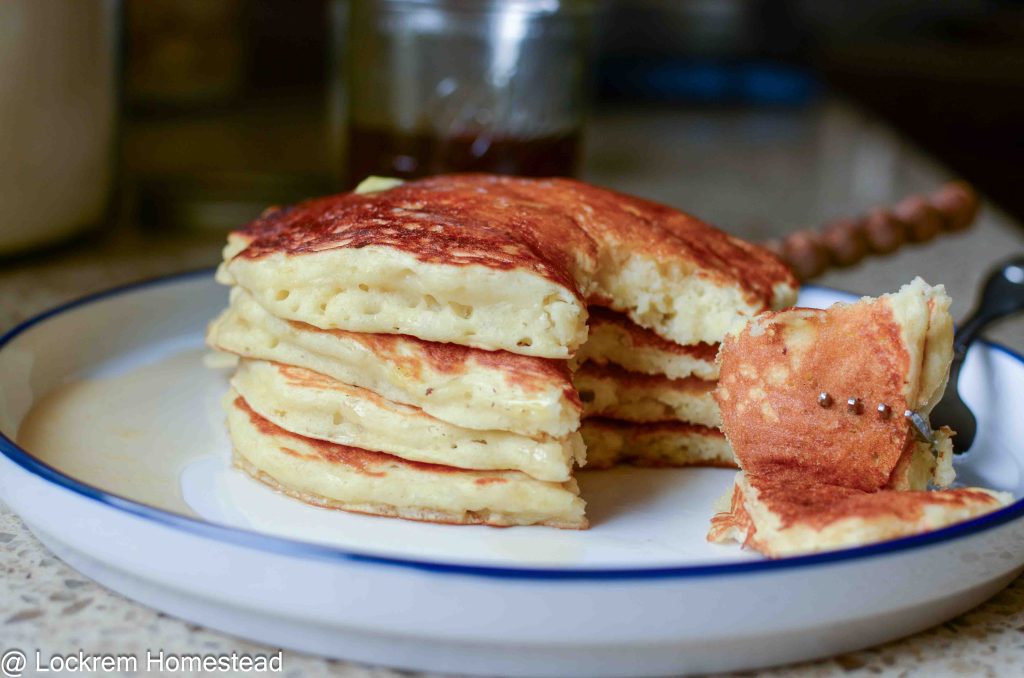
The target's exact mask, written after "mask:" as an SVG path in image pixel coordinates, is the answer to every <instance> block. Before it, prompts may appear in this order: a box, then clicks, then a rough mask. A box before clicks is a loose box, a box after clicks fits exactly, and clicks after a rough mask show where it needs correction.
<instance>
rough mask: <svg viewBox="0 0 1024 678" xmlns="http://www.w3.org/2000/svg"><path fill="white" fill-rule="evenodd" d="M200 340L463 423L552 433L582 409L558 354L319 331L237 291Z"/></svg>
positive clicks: (565, 428) (573, 424)
mask: <svg viewBox="0 0 1024 678" xmlns="http://www.w3.org/2000/svg"><path fill="white" fill-rule="evenodd" d="M206 339H207V343H208V344H210V346H212V347H214V348H217V349H220V350H223V351H228V352H231V353H235V354H237V355H241V356H244V357H247V358H257V359H260V360H269V361H273V362H278V363H284V364H288V365H296V366H298V367H305V368H307V369H311V370H314V371H316V372H319V373H321V374H325V375H328V376H330V377H333V378H334V379H337V380H338V381H341V382H343V383H346V384H351V385H353V386H358V387H360V388H365V389H368V390H370V391H373V392H374V393H377V394H379V395H381V396H383V397H385V398H387V399H388V400H391V401H394V402H398V403H403V404H406V405H412V406H414V407H418V408H421V409H422V410H423V411H424V412H426V413H427V414H429V415H431V416H433V417H436V418H437V419H440V420H442V421H447V422H449V423H452V424H455V425H457V426H460V427H464V428H470V429H479V430H499V431H512V432H515V433H519V434H522V435H527V436H539V435H550V436H553V437H556V438H561V437H564V436H566V435H568V434H569V433H571V432H572V431H575V430H576V429H577V428H578V427H579V421H580V411H581V409H582V406H581V404H580V402H579V400H578V398H577V396H576V391H575V389H574V388H573V386H572V381H571V377H570V375H569V371H568V369H567V367H566V365H565V362H564V361H558V360H548V359H544V358H534V357H532V356H522V355H516V354H513V353H508V352H507V351H481V350H479V349H473V348H468V347H465V346H458V345H456V344H437V343H433V342H427V341H423V340H421V339H416V338H415V337H407V336H404V335H398V334H361V333H357V332H348V331H345V330H321V329H319V328H315V327H312V326H310V325H305V324H303V323H299V322H297V321H290V322H289V321H285V320H281V319H280V318H276V317H274V316H273V315H271V314H270V313H268V312H267V311H266V310H265V309H264V308H263V307H262V306H260V305H259V304H258V303H256V301H254V300H253V299H252V297H250V296H249V295H248V294H247V293H246V292H245V291H244V290H241V289H239V288H235V289H234V290H232V293H231V305H230V307H229V308H228V309H227V310H226V311H225V312H224V313H223V314H221V316H220V317H219V318H217V319H216V320H214V321H213V322H212V323H211V324H210V327H209V329H208V330H207V337H206Z"/></svg>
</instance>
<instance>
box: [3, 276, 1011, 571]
mask: <svg viewBox="0 0 1024 678" xmlns="http://www.w3.org/2000/svg"><path fill="white" fill-rule="evenodd" d="M212 272H213V269H201V270H198V271H188V272H186V273H178V274H175V275H169V276H163V277H159V278H151V279H149V280H143V281H141V282H136V283H130V284H128V285H122V286H119V287H114V288H112V289H108V290H105V291H102V292H97V293H95V294H90V295H87V296H84V297H81V298H79V299H75V300H73V301H69V302H67V303H65V304H61V305H60V306H57V307H56V308H52V309H50V310H49V311H44V312H43V313H40V314H39V315H36V316H34V317H32V318H29V319H28V320H26V321H24V322H22V323H21V324H19V325H18V326H16V327H15V328H14V329H12V330H10V331H9V332H7V333H6V334H4V335H3V336H2V337H0V351H2V350H3V349H4V347H5V346H6V345H7V344H8V343H10V342H11V341H12V340H13V339H14V338H15V337H17V336H19V335H20V334H22V333H24V332H25V331H26V330H28V329H29V328H31V327H33V326H34V325H37V324H39V323H41V322H43V321H45V320H48V319H49V318H52V317H54V316H56V315H59V314H61V313H65V312H67V311H70V310H72V309H75V308H78V307H80V306H84V305H87V304H90V303H93V302H96V301H100V300H103V299H106V298H108V297H114V296H118V295H121V294H126V293H131V292H135V291H138V290H140V289H144V288H147V287H152V286H155V285H167V284H171V283H176V282H180V281H183V280H187V279H189V278H195V277H200V276H210V275H211V274H212ZM803 289H818V290H825V291H828V292H831V293H834V294H839V295H842V296H846V297H848V298H853V295H850V294H849V293H848V292H841V291H838V290H833V289H831V288H828V287H822V286H818V285H804V286H803ZM982 343H983V344H985V345H986V346H988V347H989V348H991V349H994V350H996V351H999V352H1001V353H1005V354H1007V355H1009V356H1010V357H1011V358H1013V359H1014V360H1016V361H1017V362H1019V363H1021V364H1022V365H1024V356H1021V355H1019V354H1018V353H1016V352H1014V351H1012V350H1010V349H1009V348H1007V347H1005V346H1002V345H1000V344H996V343H993V342H989V341H985V340H982ZM0 454H3V455H4V456H5V457H7V458H8V459H10V460H11V461H13V462H14V463H15V464H17V465H18V466H20V467H21V468H23V469H25V470H26V471H28V472H29V473H32V474H33V475H36V476H38V477H40V478H42V479H43V480H46V481H48V482H50V483H53V484H54V485H58V486H60V487H63V488H65V489H67V490H70V491H72V492H74V493H75V494H78V495H80V496H82V497H85V498H87V499H91V500H93V501H97V502H99V503H101V504H104V505H106V506H108V507H110V508H113V509H116V510H118V511H122V512H124V513H128V514H130V515H132V516H135V517H138V518H142V519H145V520H148V521H151V522H155V523H159V524H161V525H164V526H166V527H170V528H174V529H177V530H181V531H184V532H188V533H191V534H194V535H197V536H200V537H204V538H207V539H213V540H217V541H222V542H227V543H230V544H234V545H236V546H243V547H248V548H255V549H260V550H263V551H270V552H272V553H277V554H280V555H285V556H293V557H301V558H317V559H321V560H339V559H340V560H346V561H352V562H358V563H367V564H373V565H388V566H397V567H402V568H411V569H414V570H421V571H426V572H432V573H439V574H454V575H470V576H477V577H486V578H496V579H535V580H638V579H674V578H693V577H712V576H727V575H738V574H754V573H761V572H773V571H778V570H789V569H793V568H798V567H809V566H813V565H826V564H833V563H844V562H848V561H851V560H858V559H861V558H870V557H874V556H881V555H889V554H895V553H899V552H902V551H907V550H909V549H917V548H922V547H925V546H929V545H932V544H938V543H942V542H947V541H951V540H954V539H958V538H960V537H966V536H969V535H974V534H978V533H980V532H983V531H986V530H990V529H993V528H995V527H998V526H1000V525H1003V524H1005V523H1007V522H1010V521H1012V520H1016V519H1017V518H1019V517H1021V516H1022V515H1024V500H1018V501H1016V502H1014V503H1013V504H1011V505H1009V506H1007V507H1004V508H1002V509H999V510H997V511H993V512H992V513H987V514H985V515H983V516H981V517H978V518H974V519H972V520H968V521H965V522H962V523H957V524H956V525H951V526H949V527H945V528H942V529H939V530H935V531H932V532H927V533H925V534H920V535H916V536H912V537H903V538H900V539H894V540H892V541H886V542H882V543H879V544H872V545H869V546H859V547H855V548H849V549H843V550H840V551H829V552H827V553H819V554H813V555H806V556H795V557H791V558H780V559H777V560H755V561H745V562H735V563H721V564H708V565H680V566H675V567H653V568H591V569H557V568H532V567H496V566H490V565H469V564H460V563H448V562H443V561H435V560H414V559H407V558H397V557H392V556H381V555H374V554H372V553H360V552H358V551H351V550H346V549H342V548H337V547H333V546H325V545H320V544H313V543H310V542H302V541H295V540H292V539H286V538H284V537H273V536H270V535H266V534H262V533H259V532H254V531H252V530H244V529H241V528H237V527H229V526H226V525H218V524H215V523H210V522H207V521H205V520H201V519H198V518H191V517H189V516H183V515H180V514H177V513H172V512H170V511H164V510H163V509H158V508H155V507H153V506H149V505H147V504H143V503H140V502H137V501H133V500H131V499H126V498H124V497H121V496H119V495H115V494H111V493H109V492H105V491H103V490H101V489H99V488H97V487H93V486H92V485H88V484H86V483H83V482H81V481H78V480H75V479H74V478H71V477H70V476H67V475H64V474H63V473H61V472H60V471H58V470H57V469H55V468H53V467H52V466H49V465H48V464H45V463H43V462H41V461H39V460H38V459H36V458H35V457H33V456H32V455H31V454H29V453H28V452H27V451H26V450H24V449H23V448H21V447H19V446H18V445H17V443H15V442H14V441H13V440H11V439H10V438H8V437H7V436H6V435H4V434H3V433H0Z"/></svg>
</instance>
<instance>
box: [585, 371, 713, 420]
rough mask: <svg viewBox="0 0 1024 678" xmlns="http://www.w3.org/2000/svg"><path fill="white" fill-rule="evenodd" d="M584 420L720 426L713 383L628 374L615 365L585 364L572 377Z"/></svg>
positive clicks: (691, 379)
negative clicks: (597, 417)
mask: <svg viewBox="0 0 1024 678" xmlns="http://www.w3.org/2000/svg"><path fill="white" fill-rule="evenodd" d="M573 382H574V383H575V384H576V388H577V389H578V391H579V394H580V399H581V400H582V401H583V414H584V416H585V417H591V416H602V417H612V418H615V419H622V420H624V421H633V422H656V421H683V422H691V423H694V424H701V425H703V426H718V425H719V424H720V423H721V420H720V417H719V413H718V404H717V403H716V402H715V399H714V396H713V393H714V389H715V382H713V381H705V380H703V379H697V378H696V377H687V378H685V379H669V378H667V377H663V376H658V375H650V374H638V373H636V372H628V371H626V370H623V369H622V368H619V367H616V366H614V365H606V366H599V365H596V364H594V363H584V364H583V365H582V366H580V369H579V370H577V371H576V373H575V374H573Z"/></svg>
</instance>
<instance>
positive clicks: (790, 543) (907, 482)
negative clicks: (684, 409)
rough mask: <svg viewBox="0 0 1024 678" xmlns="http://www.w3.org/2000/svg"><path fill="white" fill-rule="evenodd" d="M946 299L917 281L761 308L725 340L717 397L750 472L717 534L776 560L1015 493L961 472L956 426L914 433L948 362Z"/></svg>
mask: <svg viewBox="0 0 1024 678" xmlns="http://www.w3.org/2000/svg"><path fill="white" fill-rule="evenodd" d="M949 303H950V300H949V297H948V296H946V293H945V290H944V289H943V288H942V287H941V286H938V287H931V286H929V285H928V284H926V283H925V282H924V281H923V280H921V279H920V278H918V279H915V280H914V281H913V282H912V283H910V284H909V285H905V286H904V287H903V288H901V289H900V291H899V292H897V293H895V294H888V295H883V296H881V297H879V298H877V299H870V298H864V299H861V300H860V301H858V302H855V303H851V304H836V305H834V306H832V307H831V308H829V309H826V310H815V309H792V310H788V311H781V312H777V313H766V314H763V315H761V316H758V317H756V318H754V319H752V320H751V321H749V322H748V323H747V324H746V326H745V327H744V328H743V329H742V330H741V331H739V332H738V333H737V334H735V335H731V336H729V337H728V338H727V339H726V341H725V342H724V344H723V346H722V350H721V353H720V360H721V377H720V381H719V386H718V390H717V392H716V398H717V400H718V402H719V404H720V406H721V412H722V421H723V429H724V432H725V434H726V436H727V437H728V439H729V442H730V443H731V444H732V447H733V450H734V453H735V455H736V460H737V462H738V464H739V466H740V468H741V469H742V472H741V473H740V474H739V475H738V476H737V479H736V482H735V485H734V487H733V490H732V495H731V499H730V505H729V507H728V508H727V509H726V510H724V511H723V512H722V513H719V514H718V515H716V516H715V517H714V518H713V520H712V527H711V531H710V533H709V535H708V538H709V539H710V540H711V541H739V542H741V543H743V544H744V545H746V546H748V547H750V548H753V549H756V550H758V551H760V552H762V553H764V554H765V555H768V556H771V557H779V556H786V555H793V554H800V553H810V552H815V551H823V550H830V549H835V548H843V547H849V546H856V545H861V544H866V543H871V542H875V541H881V540H885V539H892V538H895V537H899V536H905V535H909V534H917V533H920V532H923V531H927V530H932V529H936V528H939V527H943V526H945V525H949V524H952V523H955V522H959V521H962V520H966V519H968V518H971V517H973V516H976V515H980V514H982V513H986V512H989V511H992V510H994V509H996V508H998V507H1000V506H1002V505H1003V504H1005V503H1008V502H1009V501H1010V497H1009V495H1006V494H1004V493H999V492H992V491H989V490H983V489H976V488H963V489H947V490H937V491H928V487H929V485H935V486H948V485H949V484H950V483H951V482H952V480H953V478H954V474H953V470H952V446H951V444H950V440H949V437H950V436H951V435H953V432H952V431H949V430H948V429H942V430H938V431H932V432H931V436H932V437H933V438H934V440H935V445H934V447H933V446H932V445H931V444H929V443H927V442H923V441H921V440H919V438H918V436H917V434H916V433H915V429H914V427H913V425H912V424H911V422H910V421H909V420H908V419H906V418H905V417H904V416H903V414H904V412H905V411H908V410H910V411H913V412H916V413H917V414H918V415H919V416H920V417H922V418H923V420H924V421H927V418H928V414H929V413H930V412H931V410H932V408H933V407H934V406H935V403H936V402H937V401H938V399H939V398H941V397H942V393H943V391H944V388H945V384H946V379H947V377H948V373H949V364H950V360H951V358H952V341H953V322H952V318H951V316H950V314H949Z"/></svg>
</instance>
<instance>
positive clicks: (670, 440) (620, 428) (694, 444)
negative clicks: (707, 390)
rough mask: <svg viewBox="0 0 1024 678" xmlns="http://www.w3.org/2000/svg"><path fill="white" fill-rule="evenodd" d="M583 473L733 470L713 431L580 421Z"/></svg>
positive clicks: (672, 425) (674, 424) (669, 424)
mask: <svg viewBox="0 0 1024 678" xmlns="http://www.w3.org/2000/svg"><path fill="white" fill-rule="evenodd" d="M580 432H581V433H582V434H583V440H584V441H585V442H586V445H587V466H586V470H588V471H589V470H591V469H605V468H610V467H612V466H614V465H616V464H620V463H627V464H633V465H635V466H722V467H726V468H736V462H735V460H734V459H733V456H732V448H731V447H729V443H728V441H727V440H726V439H725V436H724V435H723V434H722V432H721V431H719V430H718V429H717V428H711V427H709V426H700V425H699V424H685V423H682V422H658V423H653V424H636V423H633V422H628V421H619V420H616V419H608V418H605V417H592V418H589V419H584V420H583V425H582V426H581V427H580Z"/></svg>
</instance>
